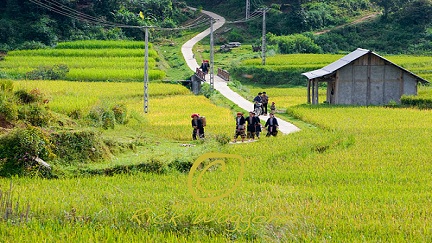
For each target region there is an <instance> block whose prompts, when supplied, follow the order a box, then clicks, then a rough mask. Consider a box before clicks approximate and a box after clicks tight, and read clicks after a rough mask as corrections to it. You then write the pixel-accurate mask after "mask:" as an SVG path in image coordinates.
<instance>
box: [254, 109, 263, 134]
mask: <svg viewBox="0 0 432 243" xmlns="http://www.w3.org/2000/svg"><path fill="white" fill-rule="evenodd" d="M255 119H256V126H255V134H256V136H257V138H260V133H261V131H262V128H261V121H260V119H259V117H258V116H256V114H255Z"/></svg>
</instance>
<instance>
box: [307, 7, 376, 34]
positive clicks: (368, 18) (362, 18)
mask: <svg viewBox="0 0 432 243" xmlns="http://www.w3.org/2000/svg"><path fill="white" fill-rule="evenodd" d="M380 14H381V13H380V12H376V13H372V14H369V15H366V16H363V17H361V18H359V19H356V20H354V21H353V22H350V23H346V24H342V25H338V26H336V27H333V28H331V29H325V30H321V31H318V32H315V33H314V34H315V35H322V34H325V33H327V32H330V31H332V30H336V29H340V28H343V27H345V26H349V25H354V24H358V23H361V22H365V21H369V20H372V19H375V18H376V17H377V16H378V15H380Z"/></svg>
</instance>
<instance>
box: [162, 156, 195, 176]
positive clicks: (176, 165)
mask: <svg viewBox="0 0 432 243" xmlns="http://www.w3.org/2000/svg"><path fill="white" fill-rule="evenodd" d="M192 165H193V162H191V161H189V160H185V159H179V158H177V159H175V160H174V161H173V162H171V163H170V164H169V165H168V167H170V168H173V169H176V170H178V171H180V172H182V173H187V172H189V171H190V168H192Z"/></svg>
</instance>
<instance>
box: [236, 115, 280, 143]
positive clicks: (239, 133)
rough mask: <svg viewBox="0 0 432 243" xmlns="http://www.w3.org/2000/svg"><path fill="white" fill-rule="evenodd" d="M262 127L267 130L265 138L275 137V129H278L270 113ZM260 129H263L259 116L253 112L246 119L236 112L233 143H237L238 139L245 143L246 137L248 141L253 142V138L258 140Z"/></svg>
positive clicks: (274, 118) (275, 120)
mask: <svg viewBox="0 0 432 243" xmlns="http://www.w3.org/2000/svg"><path fill="white" fill-rule="evenodd" d="M264 127H265V128H266V129H267V135H266V136H267V137H270V136H276V135H277V133H278V131H277V128H278V127H279V124H278V121H277V119H276V117H274V114H273V113H270V117H269V118H268V119H267V122H266V123H265V125H264ZM262 128H263V127H262V125H261V122H260V119H259V116H258V115H256V114H255V112H253V111H251V112H249V116H248V117H246V118H245V117H244V115H243V113H242V112H237V117H236V130H235V134H234V142H237V138H238V137H240V138H241V139H242V142H244V141H245V138H246V137H247V138H248V139H249V140H250V141H253V140H254V139H255V136H256V137H257V138H260V134H261V132H262Z"/></svg>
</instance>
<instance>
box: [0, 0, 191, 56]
mask: <svg viewBox="0 0 432 243" xmlns="http://www.w3.org/2000/svg"><path fill="white" fill-rule="evenodd" d="M57 4H61V5H58V6H57V7H58V8H60V9H69V10H70V11H79V12H80V13H84V14H87V15H90V16H92V17H93V18H94V19H103V20H105V21H109V22H115V23H120V24H122V25H130V26H144V25H152V26H158V25H164V26H166V27H168V26H169V27H175V26H177V24H178V23H179V22H180V21H186V20H188V19H189V18H190V17H192V16H191V14H190V12H192V11H189V10H187V9H186V8H184V4H183V5H182V4H173V3H172V1H171V0H161V1H153V0H143V1H126V0H115V1H111V0H107V1H90V2H89V3H81V2H75V1H62V2H59V3H57ZM35 9H37V10H38V11H35ZM140 11H143V12H144V15H145V16H146V19H145V20H142V19H141V18H139V16H138V13H139V12H140ZM29 13H31V14H29ZM142 36H143V33H142V30H141V29H140V28H124V29H120V28H118V27H116V26H112V27H109V26H102V25H93V24H88V23H87V22H85V21H79V20H77V19H76V18H70V17H67V16H62V15H61V14H58V13H56V12H53V11H50V10H48V9H46V8H44V7H43V6H40V7H39V6H38V5H36V4H35V3H32V2H28V1H16V0H11V1H5V2H4V3H3V4H2V6H1V7H0V43H6V44H8V49H9V48H10V49H16V48H17V47H25V46H26V45H22V43H24V42H32V41H34V42H39V43H43V45H47V46H53V45H55V44H56V43H57V42H58V41H59V40H60V41H61V40H86V39H114V40H117V39H138V40H139V39H142Z"/></svg>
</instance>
